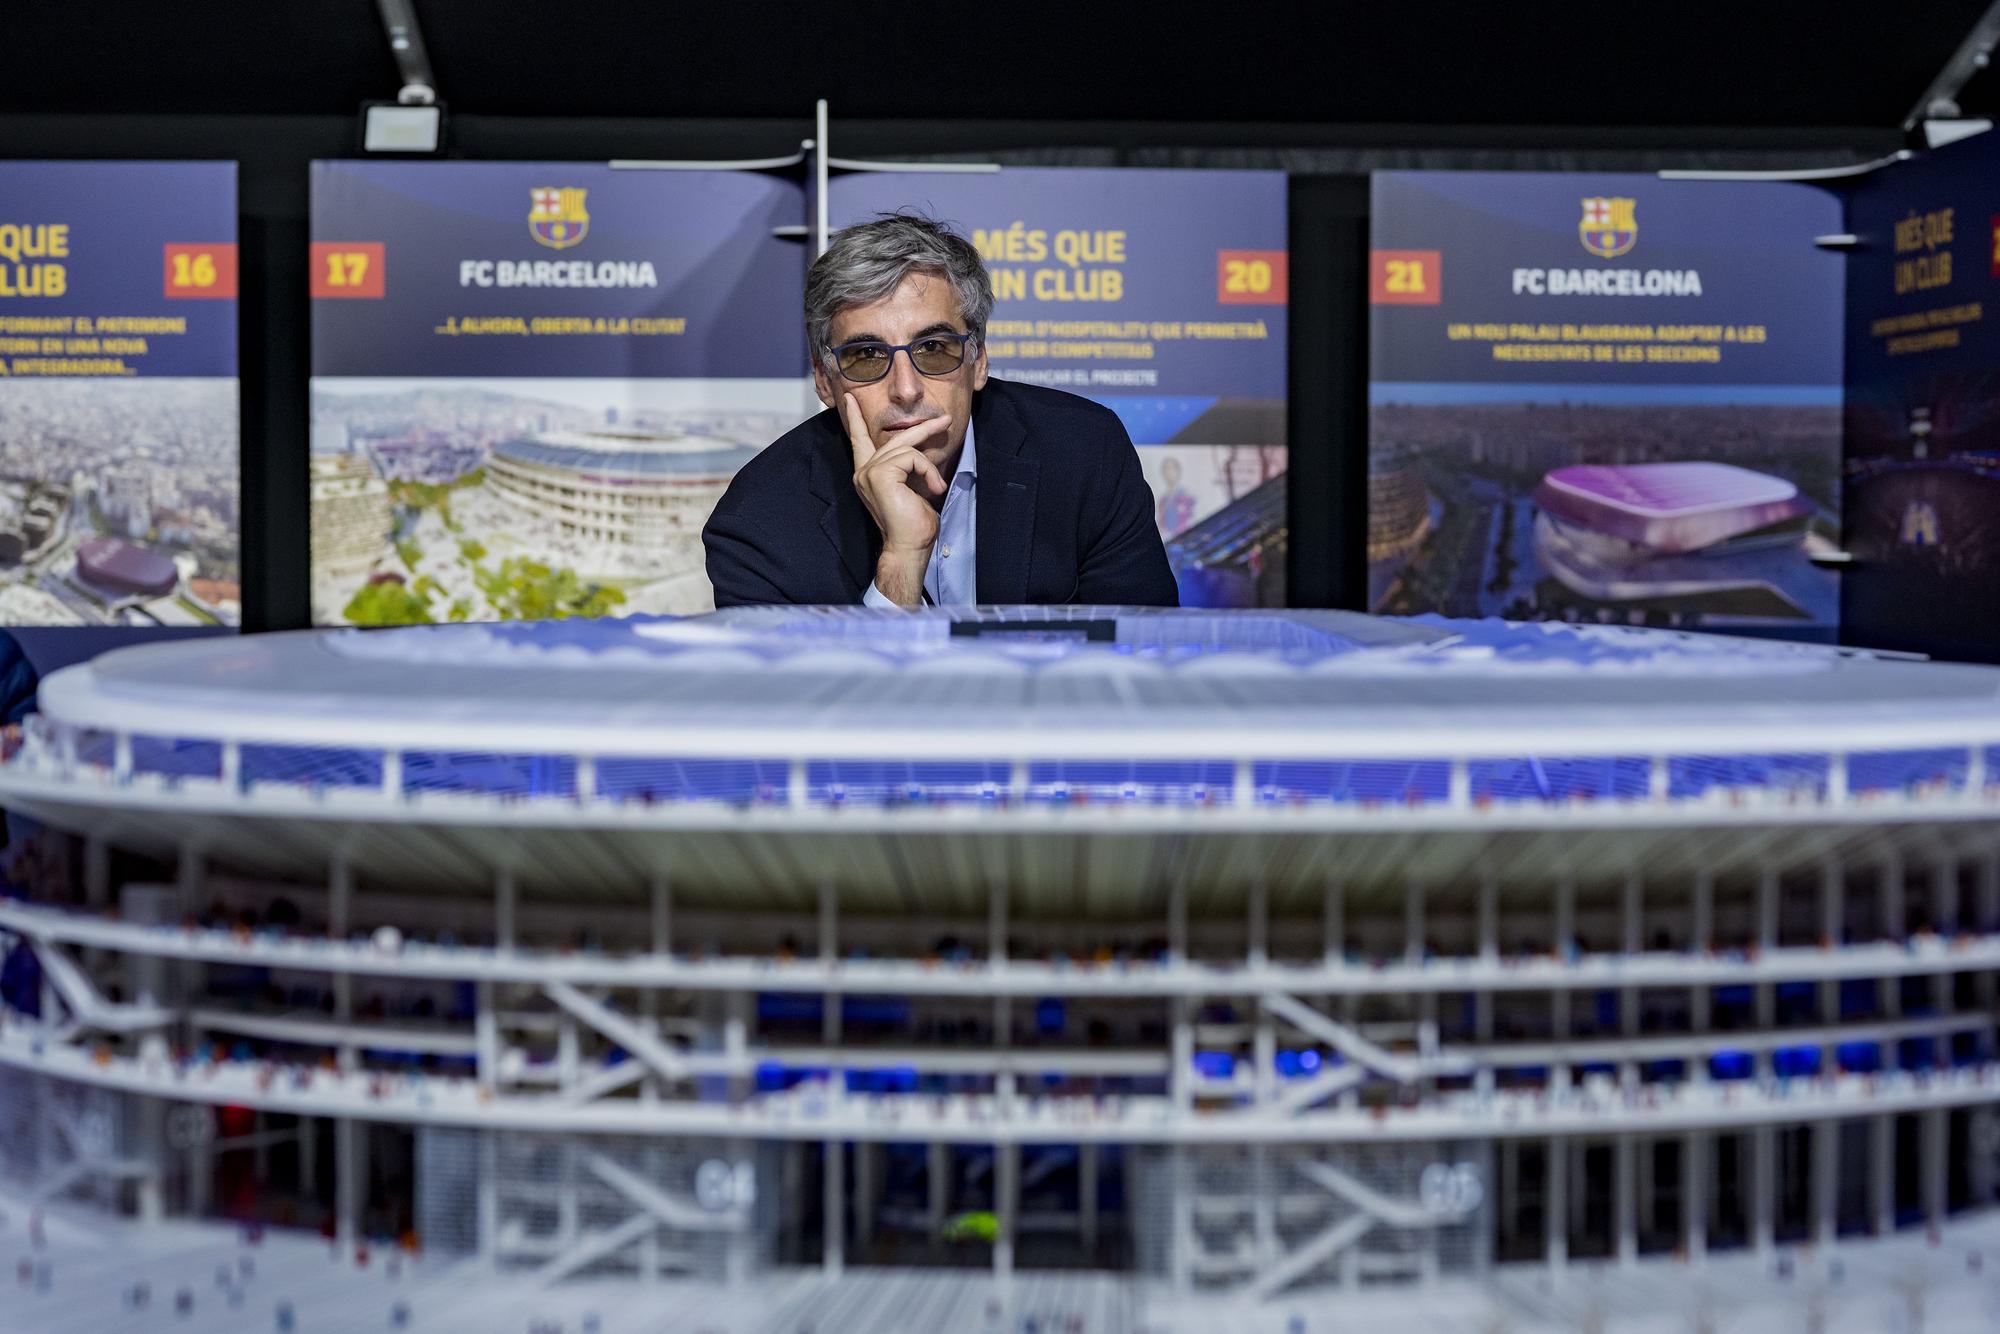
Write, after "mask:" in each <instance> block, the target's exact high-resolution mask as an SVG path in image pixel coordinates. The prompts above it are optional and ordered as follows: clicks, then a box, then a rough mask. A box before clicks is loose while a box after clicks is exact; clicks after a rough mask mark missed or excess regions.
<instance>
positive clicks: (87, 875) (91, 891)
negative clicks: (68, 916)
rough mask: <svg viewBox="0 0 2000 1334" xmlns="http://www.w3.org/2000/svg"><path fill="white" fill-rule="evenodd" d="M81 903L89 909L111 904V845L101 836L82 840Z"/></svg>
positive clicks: (97, 835) (92, 836) (95, 835)
mask: <svg viewBox="0 0 2000 1334" xmlns="http://www.w3.org/2000/svg"><path fill="white" fill-rule="evenodd" d="M83 902H84V905H85V906H86V907H89V908H103V907H106V906H108V905H109V904H110V902H111V844H110V843H108V842H106V841H105V838H104V835H102V834H91V835H89V836H88V837H86V838H85V839H84V840H83Z"/></svg>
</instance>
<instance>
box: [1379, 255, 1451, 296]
mask: <svg viewBox="0 0 2000 1334" xmlns="http://www.w3.org/2000/svg"><path fill="white" fill-rule="evenodd" d="M1443 295H1444V255H1443V252H1441V251H1437V250H1371V251H1369V252H1368V304H1369V305H1371V306H1435V305H1437V304H1438V302H1439V301H1440V300H1442V299H1443Z"/></svg>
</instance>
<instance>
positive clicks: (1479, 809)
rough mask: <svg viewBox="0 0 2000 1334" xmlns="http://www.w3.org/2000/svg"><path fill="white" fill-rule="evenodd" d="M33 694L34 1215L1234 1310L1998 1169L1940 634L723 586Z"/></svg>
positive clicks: (1983, 914)
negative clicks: (999, 1279) (323, 1228)
mask: <svg viewBox="0 0 2000 1334" xmlns="http://www.w3.org/2000/svg"><path fill="white" fill-rule="evenodd" d="M42 703H43V713H42V716H41V717H40V719H39V720H38V721H37V722H36V723H35V725H34V726H33V727H32V728H31V730H30V734H29V737H28V739H27V743H26V745H25V747H24V749H23V750H22V752H21V753H20V754H19V755H18V756H17V757H15V758H14V759H13V760H12V761H11V762H10V763H8V764H7V765H6V766H5V768H4V769H0V802H4V803H5V805H6V806H7V807H9V808H10V809H12V810H15V811H17V812H25V813H30V814H32V815H34V816H36V817H37V818H39V819H41V820H43V821H45V822H47V823H48V824H49V825H51V826H53V827H56V828H59V829H66V830H74V831H78V833H80V834H82V835H84V836H85V837H84V841H83V842H82V844H81V848H80V854H79V856H80V860H81V865H82V885H83V889H82V892H81V901H79V902H74V903H72V902H59V901H50V900H47V899H36V898H33V897H29V898H24V899H19V900H10V901H6V902H0V928H4V930H5V931H7V932H9V933H12V935H13V936H14V937H16V938H17V939H18V941H19V942H20V943H19V944H18V945H17V948H16V959H17V962H16V964H15V967H16V968H17V969H19V970H21V971H17V973H16V982H17V985H15V986H14V987H13V989H12V991H10V992H9V998H10V1001H11V1002H12V1003H13V1005H14V1009H13V1011H12V1012H10V1013H8V1014H7V1015H6V1017H5V1023H4V1025H0V1062H4V1065H5V1066H6V1067H9V1068H10V1069H11V1071H12V1073H11V1074H9V1075H7V1076H6V1077H5V1080H4V1084H0V1086H4V1087H6V1088H8V1089H10V1090H11V1092H10V1093H9V1094H8V1098H9V1100H10V1101H9V1103H8V1107H9V1108H11V1110H10V1111H9V1112H8V1114H9V1115H11V1116H13V1117H14V1118H15V1125H14V1128H13V1129H12V1130H9V1131H7V1132H6V1134H5V1136H4V1139H5V1142H6V1143H7V1144H8V1146H9V1147H8V1149H7V1152H8V1154H9V1155H10V1159H9V1162H10V1165H11V1166H12V1167H13V1169H14V1170H15V1171H16V1172H17V1173H18V1174H20V1175H22V1176H25V1177H29V1178H32V1179H33V1180H34V1181H35V1182H36V1183H37V1185H38V1188H39V1189H40V1190H41V1191H42V1192H43V1194H44V1195H48V1194H53V1193H57V1192H66V1193H70V1194H75V1193H78V1192H88V1193H90V1195H91V1198H93V1199H95V1200H97V1201H98V1202H99V1203H100V1204H101V1205H102V1206H103V1207H106V1208H111V1209H117V1210H121V1211H124V1212H130V1213H136V1214H138V1215H140V1216H144V1217H151V1216H157V1215H159V1214H161V1213H163V1212H171V1211H179V1210H185V1211H190V1212H195V1213H203V1212H214V1213H227V1212H229V1211H230V1209H232V1208H239V1207H240V1208H244V1209H249V1208H253V1207H254V1208H256V1209H259V1210H262V1211H264V1213H265V1214H269V1213H270V1203H269V1202H270V1200H272V1199H286V1200H292V1201H296V1202H298V1203H299V1208H300V1210H301V1213H300V1215H299V1216H300V1217H301V1218H305V1217H308V1216H309V1215H310V1210H311V1206H312V1203H313V1201H315V1200H318V1199H320V1198H322V1197H328V1198H329V1199H330V1203H331V1226H332V1228H333V1229H334V1230H335V1232H336V1233H337V1235H339V1236H341V1237H342V1238H346V1239H356V1238H360V1237H363V1236H366V1235H369V1234H374V1233H381V1232H385V1231H386V1232H399V1231H405V1230H407V1231H410V1232H413V1233H415V1234H416V1236H417V1237H418V1238H419V1239H420V1240H421V1242H422V1244H423V1245H424V1246H425V1247H426V1248H427V1249H431V1250H436V1251H447V1252H460V1251H462V1252H465V1253H469V1254H477V1255H480V1256H482V1257H484V1258H485V1259H487V1260H488V1261H490V1262H492V1263H493V1264H495V1265H497V1266H499V1267H500V1268H502V1269H505V1270H519V1271H531V1272H532V1273H533V1274H534V1275H535V1276H536V1277H537V1278H539V1279H541V1280H544V1281H554V1280H558V1279H562V1278H566V1277H569V1276H572V1275H592V1274H594V1275H610V1274H616V1275H625V1276H634V1277H643V1278H648V1279H650V1278H653V1277H657V1276H660V1275H664V1274H671V1273H692V1274H698V1275H701V1276H704V1277H714V1278H718V1279H726V1280H729V1281H734V1282H738V1283H741V1282H746V1281H748V1280H749V1279H750V1278H751V1277H752V1276H753V1275H755V1274H756V1273H758V1272H760V1271H762V1270H766V1269H769V1268H772V1267H784V1266H800V1265H807V1266H824V1267H825V1268H826V1269H828V1270H830V1271H834V1272H838V1271H839V1270H840V1269H841V1267H842V1266H843V1265H844V1264H860V1263H895V1264H930V1265H974V1264H977V1265H982V1266H983V1265H987V1264H990V1265H991V1266H992V1267H993V1268H994V1269H995V1270H996V1271H998V1272H999V1273H1000V1274H1002V1275H1006V1274H1008V1273H1009V1272H1011V1271H1013V1270H1014V1269H1016V1268H1017V1267H1018V1268H1022V1269H1027V1268H1040V1267H1048V1266H1065V1267H1077V1268H1097V1269H1116V1270H1126V1271H1132V1272H1136V1273H1137V1274H1139V1275H1141V1276H1143V1278H1144V1279H1145V1280H1146V1281H1147V1282H1148V1283H1151V1284H1157V1285H1158V1287H1159V1290H1160V1291H1165V1292H1175V1291H1181V1292H1191V1293H1192V1292H1216V1293H1221V1292H1227V1293H1230V1294H1234V1295H1235V1296H1236V1297H1237V1298H1238V1299H1239V1300H1258V1301H1261V1300H1266V1299H1276V1298H1280V1297H1287V1296H1294V1297H1295V1296H1296V1295H1297V1294H1299V1293H1301V1292H1309V1291H1313V1290H1317V1289H1321V1288H1327V1287H1332V1286H1337V1285H1361V1284H1376V1283H1384V1282H1409V1283H1425V1282H1433V1281H1438V1280H1445V1279H1448V1278H1449V1277H1450V1276H1452V1275H1466V1274H1473V1275H1476V1274H1480V1273H1482V1272H1484V1271H1486V1270H1487V1269H1488V1267H1489V1266H1493V1265H1495V1264H1499V1263H1503V1262H1507V1261H1533V1262H1537V1263H1547V1264H1550V1265H1554V1266H1557V1267H1563V1266H1566V1265H1568V1264H1570V1263H1572V1262H1573V1261H1577V1260H1581V1259H1583V1258H1587V1257H1592V1256H1603V1257H1608V1258H1614V1259H1617V1260H1620V1261H1633V1260H1636V1259H1637V1258H1639V1257H1640V1256H1642V1255H1644V1254H1647V1253H1660V1252H1675V1253H1679V1254H1681V1255H1683V1256H1685V1257H1687V1258H1688V1259H1689V1260H1690V1261H1692V1262H1695V1263H1699V1262H1701V1260H1702V1257H1703V1256H1704V1255H1705V1254H1706V1253H1707V1252H1708V1251H1709V1250H1710V1249H1711V1248H1723V1247H1730V1248H1736V1247H1741V1248H1746V1249H1749V1250H1752V1251H1755V1250H1763V1249H1769V1248H1772V1247H1774V1246H1776V1245H1780V1244H1782V1243H1784V1242H1786V1241H1788V1240H1802V1239H1804V1240H1812V1241H1814V1242H1817V1243H1819V1244H1822V1245H1830V1244H1832V1243H1833V1242H1834V1241H1835V1240H1836V1239H1837V1238H1839V1237H1842V1236H1845V1235H1848V1234H1868V1233H1883V1232H1889V1231H1893V1230H1895V1229H1897V1228H1899V1227H1903V1226H1911V1225H1917V1224H1921V1223H1924V1222H1931V1223H1936V1222H1938V1221H1941V1220H1942V1219H1943V1218H1944V1217H1945V1216H1946V1215H1947V1214H1948V1213H1951V1212H1954V1211H1959V1210H1968V1209H1975V1208H1983V1207H1985V1206H1988V1205H1990V1204H1991V1203H1992V1201H1993V1198H1994V1193H1995V1185H1996V1183H1995V1174H1994V1166H1995V1161H1996V1160H1995V1150H1996V1141H1995V1136H1994V1130H1995V1124H1994V1104H1995V1102H1996V1100H2000V1064H1996V1059H2000V1058H1996V1053H1995V1047H1994V1036H1995V979H1996V977H2000V860H1996V851H2000V843H1996V841H1995V833H1996V830H1995V822H1996V820H2000V787H1996V784H1995V782H1994V781H1993V777H1994V767H1995V764H1996V762H2000V671H1996V670H1993V669H1987V668H1976V667H1964V666H1952V665H1937V664H1929V663H1920V662H1914V661H1908V660H1903V659H1897V658H1883V657H1873V656H1870V655H1867V654H1861V653H1853V652H1845V651H1839V650H1833V649H1825V648H1817V647H1809V646H1798V645H1790V644H1779V643H1770V642H1758V641H1749V640H1728V639H1717V638H1708V637H1702V636H1693V635H1682V634H1672V633H1666V632H1646V631H1637V630H1625V629H1613V628H1605V627H1588V628H1585V627H1573V626H1557V625H1532V626H1517V625H1505V624H1501V623H1497V622H1446V621H1440V620H1436V619H1430V618H1425V619H1419V620H1415V621H1395V620H1383V619H1371V618H1367V617H1361V616H1354V615H1347V614H1342V613H1334V612H1304V611H1300V612H1288V613H1273V612H1236V613H1229V612H1223V613H1213V612H1209V613H1204V612H1156V611H1133V610H1129V609H1117V608H1110V609H1093V608H1056V609H1029V608H1019V609H1004V608H1003V609H981V610H979V611H976V612H975V611H972V610H970V609H960V610H956V611H946V610H939V611H933V612H928V613H920V614H910V615H895V614H890V615H877V614H874V613H870V612H866V611H863V610H860V609H852V608H849V609H777V608H771V609H755V610H740V611H735V612H728V613H722V614H719V615H716V616H711V617H703V618H698V619H693V620H682V621H671V620H661V621H636V620H635V621H626V622H616V623H609V622H606V623H577V622H562V623H554V624H544V625H535V626H457V627H437V628H424V629H418V630H410V631H395V632H386V633H368V632H357V631H345V632H334V633H324V634H297V635H269V636H260V637H257V638H251V639H241V640H232V641H221V640H210V641H202V642H195V643H179V644H174V645H165V646H154V647H146V648H139V649H127V650H121V651H118V652H114V653H110V654H106V655H104V656H102V657H100V658H98V659H96V660H95V661H94V662H92V663H90V664H88V665H85V666H80V667H76V668H72V669H70V670H67V671H64V672H62V673H59V674H57V675H55V676H53V677H51V678H50V679H49V680H48V681H47V683H46V684H45V686H44V688H43V693H42ZM149 864H150V865H156V866H157V865H166V866H170V867H171V868H172V870H171V872H170V874H166V875H161V874H159V873H157V872H153V873H150V874H151V878H150V879H148V878H147V875H148V874H149V873H147V872H145V871H144V868H145V867H146V866H148V865H149ZM121 867H122V868H126V869H128V870H131V871H132V872H133V873H132V874H130V875H126V874H121V873H120V870H121ZM30 961H31V963H32V968H30ZM23 976H27V977H31V978H33V979H35V984H34V985H33V986H21V985H18V982H19V980H20V978H21V977H23ZM191 1109H192V1110H191ZM51 1118H53V1119H55V1120H58V1121H60V1122H62V1123H64V1124H66V1125H69V1126H81V1127H85V1128H86V1129H87V1131H88V1133H81V1132H79V1133H75V1134H55V1135H50V1134H48V1133H47V1132H43V1131H33V1132H30V1131H29V1130H27V1129H24V1128H25V1127H30V1126H32V1125H36V1124H42V1123H45V1122H47V1121H48V1120H50V1119H51ZM329 1146H330V1147H329ZM252 1154H254V1155H256V1156H257V1161H258V1163H259V1164H260V1169H259V1171H258V1172H257V1173H256V1181H257V1186H256V1190H255V1191H254V1192H251V1193H250V1194H248V1195H242V1196H237V1195H233V1194H232V1192H233V1191H235V1190H236V1189H237V1187H238V1185H239V1184H240V1178H241V1177H242V1175H243V1168H242V1167H241V1164H242V1163H243V1162H245V1161H247V1156H248V1155H252ZM232 1158H233V1159H234V1160H235V1162H236V1163H237V1166H236V1167H234V1168H232V1167H231V1160H232ZM371 1159H372V1160H373V1161H374V1162H376V1163H378V1164H379V1163H381V1162H384V1161H388V1162H390V1163H392V1164H394V1168H393V1169H392V1170H386V1171H384V1170H378V1171H373V1172H371V1171H370V1169H369V1163H370V1161H371ZM405 1182H407V1183H408V1184H407V1185H405V1184H403V1183H405ZM253 1196H254V1198H253ZM232 1201H234V1202H233V1203H232Z"/></svg>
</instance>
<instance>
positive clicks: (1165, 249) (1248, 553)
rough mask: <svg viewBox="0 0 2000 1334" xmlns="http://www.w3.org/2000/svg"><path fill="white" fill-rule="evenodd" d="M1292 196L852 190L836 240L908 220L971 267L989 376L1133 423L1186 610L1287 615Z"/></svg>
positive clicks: (1099, 183) (1254, 185)
mask: <svg viewBox="0 0 2000 1334" xmlns="http://www.w3.org/2000/svg"><path fill="white" fill-rule="evenodd" d="M1285 207H1286V199H1285V177H1284V174H1283V173H1282V172H1274V171H1273V172H1264V171H1219V172H1217V171H1143V170H1078V169H1055V168H1051V169H1030V168H1007V169H1004V170H1001V171H997V172H967V173H942V172H937V173H930V172H860V173H855V174H852V175H845V176H839V177H836V178H835V179H834V180H833V182H832V185H831V187H830V190H829V194H828V210H829V218H830V222H831V224H832V226H834V227H835V228H838V227H842V226H846V225H848V224H849V223H853V222H857V221H861V220H863V219H865V218H868V217H870V216H873V215H875V214H878V213H883V212H891V211H896V210H904V209H914V210H916V211H918V212H922V213H924V214H927V215H929V216H931V217H934V218H938V219H940V220H942V221H945V222H949V223H951V224H953V225H954V226H955V229H956V230H958V231H960V232H962V233H964V234H965V235H967V236H970V237H971V238H972V239H973V241H974V243H975V244H976V245H977V246H978V247H979V251H980V255H981V257H982V258H983V259H984V260H985V261H986V265H987V270H988V273H989V275H990V276H991V278H992V281H993V286H994V295H995V306H994V311H993V316H992V319H991V321H990V322H989V324H988V328H987V336H988V346H987V352H988V358H989V364H990V366H991V370H992V373H993V374H994V375H997V376H1001V377H1003V378H1006V379H1012V380H1020V381H1024V382H1027V383H1031V384H1040V385H1049V386H1053V387H1055V388H1058V389H1063V390H1067V391H1069V392H1071V393H1076V394H1082V395H1084V396H1086V397H1088V398H1091V399H1094V400H1096V401H1098V402H1100V403H1103V404H1104V405H1106V406H1107V407H1109V408H1111V409H1112V410H1113V411H1114V412H1116V413H1117V414H1118V415H1119V417H1120V418H1121V419H1122V420H1123V421H1124V423H1125V426H1126V429H1127V431H1129V432H1130V434H1131V436H1132V439H1133V442H1134V443H1135V444H1137V445H1138V446H1139V457H1140V461H1141V464H1142V465H1143V467H1144V470H1145V474H1146V479H1147V481H1148V482H1149V483H1150V484H1151V485H1152V487H1153V491H1154V496H1155V501H1156V506H1155V517H1156V520H1157V522H1158V523H1159V526H1160V531H1161V535H1162V537H1163V538H1164V539H1165V541H1166V544H1167V554H1168V558H1169V560H1170V561H1171V562H1172V564H1173V566H1174V571H1175V575H1176V577H1177V579H1178V580H1179V583H1180V590H1181V598H1182V601H1183V602H1184V603H1185V604H1187V605H1191V606H1279V605H1283V603H1284V600H1285V591H1284V577H1285V536H1286V518H1285V462H1286V456H1285V363H1286V312H1287V299H1288V292H1287V276H1288V274H1287V270H1288V264H1287V250H1286V225H1285Z"/></svg>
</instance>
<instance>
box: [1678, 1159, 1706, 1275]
mask: <svg viewBox="0 0 2000 1334" xmlns="http://www.w3.org/2000/svg"><path fill="white" fill-rule="evenodd" d="M1709 1143H1710V1140H1709V1135H1708V1133H1707V1132H1706V1131H1700V1130H1690V1131H1688V1132H1687V1134H1686V1135H1685V1136H1683V1137H1682V1139H1681V1226H1682V1229H1683V1231H1684V1233H1685V1235H1686V1242H1685V1245H1686V1248H1687V1257H1688V1259H1689V1260H1690V1261H1691V1262H1693V1263H1696V1264H1699V1263H1700V1262H1701V1261H1703V1260H1704V1259H1706V1258H1707V1256H1708V1175H1709V1174H1708V1146H1709Z"/></svg>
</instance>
